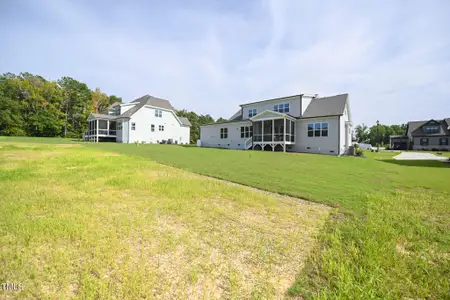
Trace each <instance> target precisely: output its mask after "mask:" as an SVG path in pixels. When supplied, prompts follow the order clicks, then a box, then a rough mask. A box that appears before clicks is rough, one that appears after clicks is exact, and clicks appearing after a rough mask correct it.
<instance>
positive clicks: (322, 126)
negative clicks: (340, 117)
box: [308, 122, 328, 137]
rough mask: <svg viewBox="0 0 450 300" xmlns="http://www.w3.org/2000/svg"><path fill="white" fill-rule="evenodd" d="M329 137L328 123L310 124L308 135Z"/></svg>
mask: <svg viewBox="0 0 450 300" xmlns="http://www.w3.org/2000/svg"><path fill="white" fill-rule="evenodd" d="M320 136H322V137H327V136H328V123H327V122H318V123H309V124H308V137H320Z"/></svg>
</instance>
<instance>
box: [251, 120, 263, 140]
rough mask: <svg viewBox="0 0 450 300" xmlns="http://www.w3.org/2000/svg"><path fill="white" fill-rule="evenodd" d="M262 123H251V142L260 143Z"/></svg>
mask: <svg viewBox="0 0 450 300" xmlns="http://www.w3.org/2000/svg"><path fill="white" fill-rule="evenodd" d="M261 134H262V122H261V121H259V122H253V140H254V141H255V142H261V141H262V135H261Z"/></svg>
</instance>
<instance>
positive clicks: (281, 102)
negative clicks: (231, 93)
mask: <svg viewBox="0 0 450 300" xmlns="http://www.w3.org/2000/svg"><path fill="white" fill-rule="evenodd" d="M315 97H317V95H307V94H300V95H294V96H288V97H281V98H274V99H268V100H263V101H258V102H251V103H246V104H241V105H240V106H241V117H242V119H243V120H247V119H250V118H252V117H254V116H256V115H257V114H259V113H261V112H263V111H275V112H279V113H283V114H287V115H289V116H292V117H301V116H302V114H303V113H304V112H305V110H306V108H307V106H308V105H309V103H310V102H311V100H312V99H314V98H315ZM233 117H235V116H233Z"/></svg>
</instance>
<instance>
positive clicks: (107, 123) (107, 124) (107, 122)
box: [106, 120, 109, 135]
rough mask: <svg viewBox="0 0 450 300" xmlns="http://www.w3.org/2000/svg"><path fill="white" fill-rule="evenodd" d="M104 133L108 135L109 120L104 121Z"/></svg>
mask: <svg viewBox="0 0 450 300" xmlns="http://www.w3.org/2000/svg"><path fill="white" fill-rule="evenodd" d="M106 134H107V135H109V120H107V121H106Z"/></svg>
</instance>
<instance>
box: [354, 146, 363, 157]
mask: <svg viewBox="0 0 450 300" xmlns="http://www.w3.org/2000/svg"><path fill="white" fill-rule="evenodd" d="M355 155H356V156H364V151H363V150H362V149H359V148H356V149H355Z"/></svg>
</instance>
